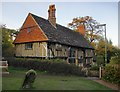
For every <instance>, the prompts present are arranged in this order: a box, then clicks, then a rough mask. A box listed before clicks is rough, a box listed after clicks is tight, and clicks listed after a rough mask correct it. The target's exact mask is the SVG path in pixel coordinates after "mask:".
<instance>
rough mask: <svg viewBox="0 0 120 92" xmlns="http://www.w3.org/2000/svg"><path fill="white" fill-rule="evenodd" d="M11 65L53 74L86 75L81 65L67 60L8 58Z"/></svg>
mask: <svg viewBox="0 0 120 92" xmlns="http://www.w3.org/2000/svg"><path fill="white" fill-rule="evenodd" d="M8 64H9V66H13V67H19V68H27V69H34V70H40V71H47V72H48V73H51V74H63V75H79V76H84V72H83V71H81V67H78V66H75V65H72V64H67V63H65V62H54V60H53V61H52V59H51V60H49V61H47V60H46V61H45V60H44V61H42V60H40V59H24V58H22V59H17V58H12V59H8Z"/></svg>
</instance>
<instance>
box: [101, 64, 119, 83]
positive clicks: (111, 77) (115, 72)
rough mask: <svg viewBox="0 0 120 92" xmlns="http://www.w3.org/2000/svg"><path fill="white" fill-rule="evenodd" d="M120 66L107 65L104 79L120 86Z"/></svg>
mask: <svg viewBox="0 0 120 92" xmlns="http://www.w3.org/2000/svg"><path fill="white" fill-rule="evenodd" d="M119 66H120V65H107V66H106V67H105V71H104V74H103V79H104V80H106V81H109V82H112V83H118V84H120V72H119V70H120V67H119Z"/></svg>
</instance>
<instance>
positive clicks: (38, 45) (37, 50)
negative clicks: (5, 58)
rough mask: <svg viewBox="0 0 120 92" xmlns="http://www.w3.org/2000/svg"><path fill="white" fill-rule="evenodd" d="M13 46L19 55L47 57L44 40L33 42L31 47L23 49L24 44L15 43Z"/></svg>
mask: <svg viewBox="0 0 120 92" xmlns="http://www.w3.org/2000/svg"><path fill="white" fill-rule="evenodd" d="M15 47H16V48H15V49H16V56H19V57H47V43H46V42H34V43H33V47H32V49H25V44H16V46H15Z"/></svg>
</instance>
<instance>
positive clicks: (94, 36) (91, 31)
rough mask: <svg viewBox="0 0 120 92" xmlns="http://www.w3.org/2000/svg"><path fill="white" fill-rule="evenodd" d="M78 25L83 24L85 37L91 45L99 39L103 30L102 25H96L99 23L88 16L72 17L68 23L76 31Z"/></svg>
mask: <svg viewBox="0 0 120 92" xmlns="http://www.w3.org/2000/svg"><path fill="white" fill-rule="evenodd" d="M80 25H84V26H85V31H86V34H85V38H86V39H87V40H88V41H89V42H90V43H91V44H92V45H93V46H95V45H96V43H95V42H96V41H97V40H99V38H100V36H101V35H102V32H103V27H100V26H98V25H99V23H98V22H97V21H96V20H95V19H93V18H92V17H90V16H85V17H77V18H73V20H72V22H71V23H69V24H68V26H69V27H71V28H72V29H73V30H75V31H78V27H79V26H80Z"/></svg>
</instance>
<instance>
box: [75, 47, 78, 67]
mask: <svg viewBox="0 0 120 92" xmlns="http://www.w3.org/2000/svg"><path fill="white" fill-rule="evenodd" d="M75 56H76V57H75V62H76V66H77V65H78V50H77V49H76V55H75Z"/></svg>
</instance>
